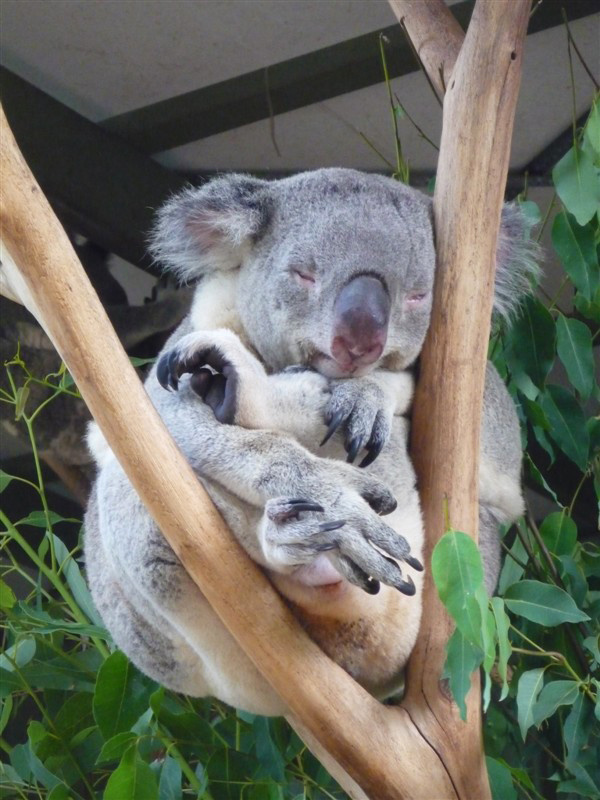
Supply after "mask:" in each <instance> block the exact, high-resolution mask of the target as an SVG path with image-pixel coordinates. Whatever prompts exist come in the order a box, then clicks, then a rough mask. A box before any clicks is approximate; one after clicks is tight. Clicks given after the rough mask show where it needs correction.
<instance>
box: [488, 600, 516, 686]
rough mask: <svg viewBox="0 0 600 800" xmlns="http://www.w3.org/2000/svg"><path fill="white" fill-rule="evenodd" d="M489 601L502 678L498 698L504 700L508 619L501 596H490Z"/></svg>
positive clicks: (510, 649)
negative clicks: (494, 625)
mask: <svg viewBox="0 0 600 800" xmlns="http://www.w3.org/2000/svg"><path fill="white" fill-rule="evenodd" d="M490 603H491V607H492V612H493V614H494V618H495V620H496V635H497V637H498V674H499V675H500V678H501V679H502V694H501V695H500V700H504V699H505V698H506V696H507V695H508V660H509V658H510V655H511V653H512V646H511V643H510V639H509V638H508V629H509V626H510V619H509V618H508V614H507V613H506V611H505V610H504V602H503V600H502V598H501V597H492V599H491V601H490Z"/></svg>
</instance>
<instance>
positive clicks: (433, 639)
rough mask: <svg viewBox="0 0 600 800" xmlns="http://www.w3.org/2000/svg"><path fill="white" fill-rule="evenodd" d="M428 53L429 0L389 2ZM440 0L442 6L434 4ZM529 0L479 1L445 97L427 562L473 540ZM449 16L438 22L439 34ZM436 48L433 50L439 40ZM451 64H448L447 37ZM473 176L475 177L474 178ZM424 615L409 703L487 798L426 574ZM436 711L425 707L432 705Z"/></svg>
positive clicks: (426, 405) (429, 345) (475, 737)
mask: <svg viewBox="0 0 600 800" xmlns="http://www.w3.org/2000/svg"><path fill="white" fill-rule="evenodd" d="M390 2H391V4H392V6H393V7H394V10H395V11H396V12H397V13H398V15H399V16H403V15H404V17H405V23H406V27H407V30H408V31H409V32H411V31H412V32H414V35H415V36H417V37H419V38H418V39H417V41H415V42H414V44H415V48H416V49H417V51H418V52H420V53H422V52H424V51H425V52H427V53H428V55H427V56H426V58H424V59H423V60H424V63H426V64H429V65H430V66H429V69H430V70H431V72H430V78H431V80H432V81H435V80H436V74H435V72H436V70H437V66H438V64H439V63H440V58H439V57H438V58H436V57H435V52H434V55H431V56H430V55H429V50H430V48H432V42H431V39H430V38H427V37H428V36H429V35H430V34H431V30H430V29H429V30H428V25H429V24H430V19H436V20H439V19H440V18H443V17H444V12H443V11H442V9H441V8H439V9H438V10H437V12H435V13H434V8H433V7H434V6H435V5H436V4H435V3H434V2H433V0H427V2H420V0H417V1H416V2H415V0H390ZM438 5H439V6H440V7H441V6H442V5H443V4H442V3H441V2H439V3H438ZM529 8H530V2H529V0H478V2H477V4H476V6H475V10H474V12H473V17H472V19H471V23H470V25H469V30H468V32H467V35H466V37H465V41H464V44H463V45H462V48H461V50H460V54H459V56H458V58H457V59H456V62H455V66H454V67H453V69H452V71H451V76H450V77H449V82H448V84H447V91H446V95H445V98H444V120H443V129H442V140H441V146H440V156H439V162H438V171H437V178H436V188H435V195H434V217H435V231H436V249H437V257H438V265H437V273H436V283H435V291H434V308H433V314H432V321H431V326H430V329H429V333H428V336H427V340H426V342H425V347H424V349H423V353H422V355H421V374H420V378H419V384H418V386H417V391H416V396H415V401H414V411H413V423H412V425H413V427H412V449H411V452H412V458H413V462H414V465H415V468H416V470H417V475H418V479H419V487H420V492H421V503H422V508H423V516H424V520H425V527H426V531H427V548H426V550H427V555H426V562H427V563H428V564H429V563H430V557H431V552H432V550H433V548H434V546H435V544H436V542H437V541H438V539H439V538H440V537H441V536H442V534H443V533H444V531H445V520H444V515H445V513H446V509H447V513H448V519H449V521H450V524H451V526H452V527H453V528H455V529H458V530H462V531H465V532H467V533H469V534H470V535H472V536H473V537H474V538H475V539H476V538H477V527H478V471H479V435H480V420H481V409H482V399H483V386H484V376H485V364H486V359H487V346H488V339H489V331H490V318H491V309H492V301H493V283H494V269H495V252H496V242H497V235H498V228H499V223H500V213H501V208H502V203H503V198H504V188H505V184H506V176H507V172H508V161H509V154H510V142H511V135H512V127H513V121H514V113H515V108H516V101H517V96H518V91H519V85H520V79H521V61H522V51H523V45H524V41H525V34H526V30H527V22H528V18H529ZM444 27H445V24H444V23H443V22H439V21H438V22H437V23H436V29H437V32H438V35H439V37H440V38H442V37H443V36H444ZM433 50H434V51H435V47H433ZM440 53H441V54H442V55H443V58H444V60H445V63H446V62H447V63H450V62H451V56H449V55H448V51H447V47H446V46H444V45H443V44H440ZM467 176H468V180H467ZM427 575H428V577H427V581H426V587H425V597H424V607H425V608H427V609H428V610H429V613H428V614H426V615H425V616H424V619H423V623H422V626H421V630H420V633H419V639H418V642H417V646H416V648H415V651H414V652H413V655H412V657H411V660H410V664H409V669H408V676H407V680H408V692H407V696H406V698H405V701H404V707H405V708H406V709H407V710H408V711H409V713H410V714H411V716H412V717H413V719H415V721H417V720H418V722H417V724H418V725H419V727H420V728H421V730H422V731H423V733H424V735H425V736H426V737H427V738H430V737H431V738H434V739H437V740H438V742H439V746H440V750H439V751H438V752H439V754H440V757H441V759H442V760H443V761H444V763H445V764H446V765H447V766H448V771H449V775H450V776H451V779H452V782H453V784H454V786H455V787H456V790H457V793H458V795H459V796H460V797H463V796H464V797H469V796H471V797H477V798H480V797H482V798H483V797H488V796H489V788H488V781H487V775H486V770H485V763H484V760H483V748H482V736H481V726H480V715H481V709H480V691H479V676H478V675H475V676H474V678H473V681H472V688H471V692H470V694H469V697H468V717H467V723H466V724H465V723H462V722H461V721H460V719H459V717H458V713H457V709H456V706H455V705H454V704H453V703H452V702H451V701H450V699H449V698H448V696H447V690H446V687H445V685H444V683H443V682H442V681H441V680H440V675H441V674H442V669H443V665H444V661H445V655H446V654H445V645H446V642H447V640H448V638H449V636H450V634H451V633H452V630H453V627H454V626H453V624H452V623H451V621H450V619H449V617H448V616H447V615H446V613H445V611H444V609H443V607H442V605H441V603H440V601H439V598H438V596H437V592H436V591H435V588H434V587H433V585H432V580H431V572H430V571H428V573H427ZM425 709H429V713H424V711H425Z"/></svg>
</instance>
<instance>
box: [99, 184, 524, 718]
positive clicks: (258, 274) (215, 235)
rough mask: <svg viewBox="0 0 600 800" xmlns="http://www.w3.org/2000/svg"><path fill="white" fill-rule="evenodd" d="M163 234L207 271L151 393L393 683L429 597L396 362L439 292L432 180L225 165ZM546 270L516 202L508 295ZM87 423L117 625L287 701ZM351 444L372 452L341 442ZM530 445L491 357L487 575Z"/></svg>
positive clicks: (277, 566)
mask: <svg viewBox="0 0 600 800" xmlns="http://www.w3.org/2000/svg"><path fill="white" fill-rule="evenodd" d="M151 249H152V252H153V254H154V256H155V257H156V258H157V259H158V260H160V261H161V262H162V263H163V264H165V265H166V266H167V267H168V268H170V269H171V270H173V271H175V272H176V273H177V274H178V276H179V277H180V278H181V279H183V280H184V281H188V282H189V281H195V280H197V279H198V278H201V281H200V282H199V283H198V286H197V289H196V293H195V297H194V301H193V304H192V309H191V312H190V314H189V316H188V317H187V318H186V319H185V320H184V322H183V323H182V324H181V325H180V327H179V328H178V330H177V331H176V332H175V333H174V334H173V335H172V337H171V338H170V340H169V341H168V342H167V344H166V345H165V348H164V349H163V351H162V353H161V354H160V356H159V359H158V361H157V364H156V365H155V366H154V368H153V369H152V371H151V373H150V375H149V377H148V379H147V381H146V389H147V391H148V394H149V396H150V398H151V400H152V402H153V403H154V404H155V406H156V408H157V409H158V411H159V413H160V414H161V416H162V418H163V419H164V421H165V423H166V424H167V426H168V427H169V430H170V431H171V433H172V435H173V437H174V438H175V440H176V442H177V444H178V445H179V447H180V448H181V449H182V451H183V452H184V454H185V456H186V458H187V459H188V460H189V462H190V464H191V465H192V467H193V468H194V470H195V471H196V473H197V475H198V477H199V479H200V480H201V482H202V483H203V484H204V485H205V487H206V489H207V490H208V492H209V494H210V496H211V497H212V499H213V501H214V502H215V504H216V506H217V507H218V509H219V510H220V512H221V513H222V514H223V516H224V518H225V520H226V521H227V523H228V524H229V525H230V527H231V530H232V531H233V533H234V535H235V536H236V537H237V539H238V540H239V542H240V543H241V544H242V546H243V547H244V548H245V549H246V551H247V552H248V554H249V555H250V557H251V558H253V559H254V560H255V561H256V562H257V563H259V564H260V565H262V567H263V568H264V569H265V571H266V573H267V575H268V576H269V577H270V579H271V581H272V582H273V584H274V585H275V586H276V588H277V589H278V590H279V592H280V593H281V594H282V595H283V596H284V598H286V599H287V601H288V603H289V605H290V606H291V607H292V609H293V610H294V612H295V613H296V615H297V616H298V618H299V619H300V621H301V623H302V624H303V626H304V627H305V628H306V630H307V631H308V632H309V634H310V635H311V636H312V637H313V638H314V639H315V640H316V641H317V642H318V643H319V644H320V646H321V647H322V648H323V649H324V650H325V651H326V652H327V653H328V654H329V655H330V656H331V657H332V658H333V659H334V660H336V661H337V662H338V663H340V664H341V665H342V666H343V667H344V668H345V669H346V670H347V671H348V672H349V673H350V674H351V675H353V676H354V677H355V678H356V680H358V681H359V682H360V683H362V684H363V685H364V686H365V687H366V688H367V689H368V690H369V691H371V692H372V693H373V694H375V696H377V697H381V698H383V697H386V696H387V695H389V694H390V693H392V692H393V691H394V690H395V689H396V688H397V686H398V683H399V679H400V676H401V670H402V667H403V665H404V664H405V662H406V660H407V658H408V656H409V654H410V652H411V649H412V647H413V645H414V641H415V639H416V636H417V632H418V627H419V621H420V616H421V589H422V572H421V571H420V570H421V569H422V568H421V566H420V563H419V559H421V557H422V547H423V529H422V522H421V515H420V509H419V500H418V495H417V491H416V485H415V475H414V472H413V469H412V465H411V463H410V460H409V458H408V454H407V437H408V422H407V419H406V416H405V414H406V413H407V411H408V410H409V406H410V401H411V396H412V383H413V382H412V377H411V374H410V373H409V372H408V371H406V368H407V367H409V366H410V365H411V364H412V363H413V362H414V361H415V359H416V358H417V356H418V354H419V352H420V350H421V347H422V344H423V340H424V337H425V334H426V331H427V327H428V324H429V317H430V311H431V297H432V286H433V278H434V272H435V250H434V237H433V226H432V214H431V201H430V200H429V199H428V198H427V197H425V196H424V195H422V194H421V193H419V192H417V191H415V190H413V189H410V188H408V187H406V186H404V185H402V184H399V183H397V182H395V181H393V180H391V179H388V178H384V177H380V176H376V175H366V174H362V173H359V172H356V171H354V170H345V169H323V170H317V171H315V172H308V173H303V174H299V175H296V176H294V177H291V178H286V179H283V180H277V181H261V180H257V179H254V178H252V177H250V176H245V175H230V176H226V177H222V178H217V179H215V180H213V181H211V182H210V183H208V184H206V185H205V186H203V187H201V188H199V189H198V188H190V189H187V190H185V191H184V192H183V193H181V194H179V195H177V196H175V197H173V198H172V199H171V200H170V201H169V202H168V203H167V204H166V205H165V206H164V207H163V209H162V210H161V211H160V213H159V216H158V221H157V225H156V228H155V231H154V233H153V238H152V244H151ZM534 272H535V263H534V260H533V252H532V249H531V246H530V245H529V244H528V240H527V236H526V233H525V231H524V226H523V221H522V219H521V217H520V215H519V213H518V211H517V210H516V209H514V208H511V207H507V209H506V210H505V213H504V218H503V228H502V233H501V236H500V243H499V248H498V265H497V284H498V286H497V298H498V300H497V308H498V311H499V312H500V313H501V314H504V315H508V314H510V313H511V312H512V310H513V309H514V308H515V307H516V304H517V303H518V299H519V295H520V294H522V293H523V291H525V290H526V289H527V287H528V284H529V278H530V276H531V275H532V274H533V273H534ZM89 443H90V446H91V448H92V450H93V452H94V454H95V457H96V460H97V463H98V466H99V473H98V477H97V481H96V484H95V486H94V489H93V492H92V497H91V501H90V505H89V508H88V512H87V516H86V563H87V570H88V577H89V581H90V585H91V589H92V594H93V597H94V600H95V602H96V605H97V607H98V610H99V611H100V613H101V615H102V617H103V619H104V621H105V623H106V625H107V626H108V628H109V630H110V631H111V632H112V634H113V636H114V638H115V641H116V642H117V644H118V645H119V646H120V647H122V649H123V650H125V652H127V653H128V655H129V656H130V657H131V658H132V660H133V661H134V662H135V663H136V664H137V665H138V666H139V667H140V668H141V669H142V670H143V671H145V672H146V673H148V674H149V675H151V676H152V677H154V678H155V679H156V680H158V681H160V682H161V683H163V684H165V685H167V686H169V687H171V688H173V689H175V690H178V691H183V692H187V693H189V694H193V695H207V694H210V695H214V696H216V697H218V698H220V699H222V700H224V701H226V702H228V703H230V704H232V705H235V706H238V707H242V708H244V709H246V710H248V711H253V712H257V713H262V714H279V713H283V712H284V711H285V708H284V707H283V705H282V703H281V701H280V700H279V699H278V698H277V697H276V696H275V694H274V693H273V692H272V690H271V689H270V687H269V686H268V685H267V684H266V682H265V681H264V679H263V678H262V676H261V675H260V674H259V673H258V672H257V670H256V668H255V667H254V666H253V664H252V663H251V662H250V661H249V659H248V658H247V657H246V656H245V654H244V653H243V652H242V651H241V650H240V649H239V648H238V646H237V645H236V643H235V642H234V640H233V639H232V637H231V636H230V634H229V633H228V632H227V630H226V629H225V628H224V627H223V626H222V624H221V623H220V621H219V620H218V618H217V616H216V615H215V614H214V612H213V611H212V609H211V608H210V606H209V605H208V604H207V602H206V600H205V599H204V598H203V596H202V594H201V593H200V591H199V590H198V588H197V587H196V586H195V585H194V584H193V583H192V582H191V580H190V579H189V577H188V576H187V574H186V572H185V570H184V569H183V567H182V565H181V564H180V563H179V562H178V560H177V558H176V556H175V555H174V554H173V552H172V551H171V549H170V548H169V546H168V544H167V542H166V541H165V540H164V538H163V537H162V535H161V533H160V531H159V530H158V528H157V527H156V525H155V523H154V522H153V520H152V519H151V517H150V516H149V514H148V513H147V511H146V510H145V508H144V507H143V505H142V503H141V501H140V500H139V498H138V497H137V495H136V494H135V492H134V490H133V489H132V487H131V485H130V484H129V482H128V480H127V478H126V477H125V475H124V473H123V471H122V469H121V467H120V465H119V464H118V463H117V461H116V459H115V458H114V456H113V454H112V452H111V451H110V450H109V449H108V447H107V445H106V443H105V442H104V441H103V439H102V436H101V435H100V433H99V431H98V430H97V429H94V428H93V426H92V430H91V431H90V435H89ZM359 454H360V455H364V457H363V459H362V461H361V466H362V467H363V468H362V469H359V468H357V467H355V466H353V465H352V464H348V463H344V461H345V460H348V461H350V462H354V461H355V459H356V458H357V457H358V456H359ZM520 464H521V447H520V437H519V427H518V422H517V418H516V414H515V411H514V408H513V405H512V401H511V399H510V397H509V395H508V393H507V392H506V389H505V388H504V385H503V384H502V382H501V380H500V379H499V377H498V375H497V374H496V372H495V371H494V369H493V367H491V365H490V366H489V368H488V372H487V382H486V387H485V397H484V420H483V430H482V463H481V479H480V506H481V510H480V546H481V548H482V552H483V556H484V562H485V564H486V582H487V586H488V589H489V590H490V591H492V590H493V587H494V585H495V583H496V578H497V574H498V569H499V543H498V525H499V524H501V523H506V522H510V521H512V520H514V519H515V518H516V517H518V516H519V515H520V514H521V513H522V497H521V490H520ZM384 514H385V515H386V516H385V517H384V518H383V519H382V516H381V515H384ZM232 602H234V603H236V602H243V598H237V597H234V598H232Z"/></svg>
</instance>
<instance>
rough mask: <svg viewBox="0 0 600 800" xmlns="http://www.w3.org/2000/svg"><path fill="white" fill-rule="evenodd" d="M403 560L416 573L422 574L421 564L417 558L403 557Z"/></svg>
mask: <svg viewBox="0 0 600 800" xmlns="http://www.w3.org/2000/svg"><path fill="white" fill-rule="evenodd" d="M404 560H405V561H406V563H407V564H408V565H409V566H410V567H412V568H413V569H416V570H417V572H423V564H421V562H420V561H419V559H418V558H415V557H414V556H405V557H404Z"/></svg>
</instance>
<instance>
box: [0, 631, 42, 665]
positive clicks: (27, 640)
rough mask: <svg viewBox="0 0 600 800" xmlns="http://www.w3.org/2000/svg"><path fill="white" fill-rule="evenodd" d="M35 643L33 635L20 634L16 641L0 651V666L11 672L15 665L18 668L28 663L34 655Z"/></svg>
mask: <svg viewBox="0 0 600 800" xmlns="http://www.w3.org/2000/svg"><path fill="white" fill-rule="evenodd" d="M35 649H36V643H35V639H34V638H33V636H21V637H19V639H17V641H16V642H15V643H14V644H13V645H11V646H10V647H9V648H7V649H6V650H5V651H4V653H0V667H1V668H2V669H6V670H8V672H13V671H14V669H15V665H16V666H17V667H19V668H21V667H24V666H25V665H26V664H29V662H30V661H31V659H32V658H33V657H34V655H35Z"/></svg>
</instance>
